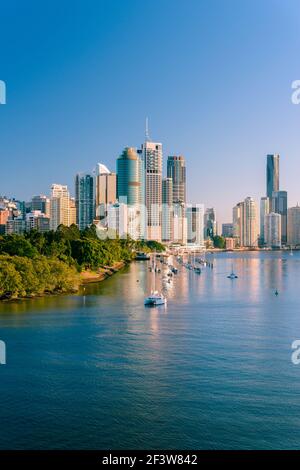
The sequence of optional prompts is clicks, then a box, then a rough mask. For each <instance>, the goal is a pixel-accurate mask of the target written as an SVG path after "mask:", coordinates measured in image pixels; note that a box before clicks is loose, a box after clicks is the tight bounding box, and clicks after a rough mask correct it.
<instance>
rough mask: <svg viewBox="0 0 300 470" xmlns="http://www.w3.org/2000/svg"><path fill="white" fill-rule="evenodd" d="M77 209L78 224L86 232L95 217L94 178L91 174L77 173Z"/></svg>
mask: <svg viewBox="0 0 300 470" xmlns="http://www.w3.org/2000/svg"><path fill="white" fill-rule="evenodd" d="M75 207H76V224H77V226H78V228H79V230H84V229H85V228H87V227H89V226H90V225H91V224H92V223H93V220H94V217H95V197H94V177H93V175H91V174H89V173H77V175H76V177H75ZM70 225H72V224H71V221H70Z"/></svg>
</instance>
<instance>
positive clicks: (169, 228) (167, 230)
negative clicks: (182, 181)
mask: <svg viewBox="0 0 300 470" xmlns="http://www.w3.org/2000/svg"><path fill="white" fill-rule="evenodd" d="M173 219H174V217H173V180H172V178H164V179H163V180H162V241H163V242H165V243H169V242H171V241H173V229H174V227H173V224H174V220H173Z"/></svg>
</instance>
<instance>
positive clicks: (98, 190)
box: [94, 163, 117, 219]
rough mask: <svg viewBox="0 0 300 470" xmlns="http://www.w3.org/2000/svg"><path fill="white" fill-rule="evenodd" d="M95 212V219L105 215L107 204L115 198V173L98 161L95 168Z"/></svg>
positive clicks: (111, 202) (114, 200)
mask: <svg viewBox="0 0 300 470" xmlns="http://www.w3.org/2000/svg"><path fill="white" fill-rule="evenodd" d="M94 173H95V212H96V219H103V218H104V217H106V215H107V205H108V204H114V203H115V202H116V200H117V175H116V173H111V172H110V171H109V169H108V168H107V167H106V166H105V165H103V164H101V163H98V164H97V165H96V168H95V171H94Z"/></svg>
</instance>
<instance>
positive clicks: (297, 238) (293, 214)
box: [288, 205, 300, 247]
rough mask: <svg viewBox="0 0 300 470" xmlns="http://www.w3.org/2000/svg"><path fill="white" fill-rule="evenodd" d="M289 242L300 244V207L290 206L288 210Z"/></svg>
mask: <svg viewBox="0 0 300 470" xmlns="http://www.w3.org/2000/svg"><path fill="white" fill-rule="evenodd" d="M288 244H289V245H291V246H293V247H294V246H297V245H300V207H299V206H298V205H297V206H296V207H290V208H289V210H288Z"/></svg>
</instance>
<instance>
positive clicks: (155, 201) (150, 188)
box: [141, 136, 162, 241]
mask: <svg viewBox="0 0 300 470" xmlns="http://www.w3.org/2000/svg"><path fill="white" fill-rule="evenodd" d="M147 137H148V136H146V141H145V143H144V144H143V145H142V152H141V155H142V158H141V161H142V162H143V164H144V168H145V202H146V209H147V238H148V239H149V240H156V241H161V235H162V234H161V205H162V144H161V143H159V142H150V140H147Z"/></svg>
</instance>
